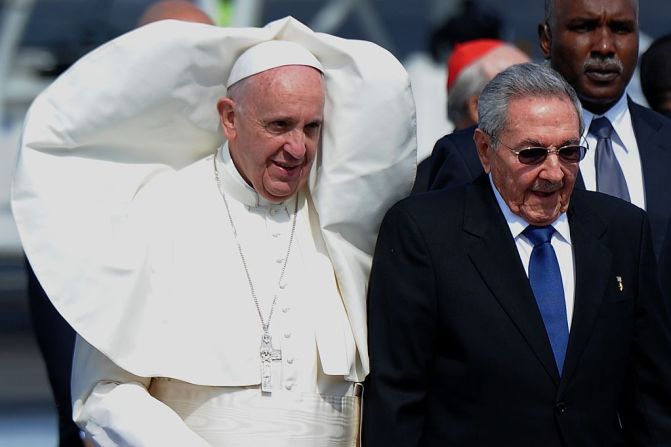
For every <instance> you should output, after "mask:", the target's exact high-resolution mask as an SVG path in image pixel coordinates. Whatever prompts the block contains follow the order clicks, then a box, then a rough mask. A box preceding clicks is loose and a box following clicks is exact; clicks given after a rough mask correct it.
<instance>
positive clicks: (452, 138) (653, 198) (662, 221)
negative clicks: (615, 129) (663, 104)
mask: <svg viewBox="0 0 671 447" xmlns="http://www.w3.org/2000/svg"><path fill="white" fill-rule="evenodd" d="M629 111H630V113H631V121H632V127H633V128H634V134H635V135H636V143H637V144H638V150H639V152H640V155H641V167H642V170H643V186H644V189H645V196H646V211H647V212H648V218H649V219H650V226H651V228H652V245H653V247H654V250H655V254H656V255H657V256H659V255H660V252H661V247H662V244H663V242H664V237H665V235H666V227H667V225H668V224H669V222H670V221H671V198H670V194H669V192H670V191H671V120H669V119H668V118H666V117H664V116H663V115H660V114H659V113H657V112H654V111H652V110H650V109H647V108H645V107H642V106H640V105H638V104H636V103H635V102H633V101H631V100H629ZM474 131H475V127H470V128H468V129H464V130H462V131H459V132H454V133H452V134H450V135H446V136H444V137H443V138H441V139H440V140H438V142H436V145H435V146H434V149H433V153H432V154H431V157H429V158H428V159H427V160H425V161H424V162H422V163H423V164H425V166H424V167H422V164H420V166H419V167H418V178H419V179H423V178H424V177H421V175H423V176H425V180H420V183H417V182H416V185H415V186H414V187H413V193H417V192H423V191H428V190H436V189H443V188H449V187H452V186H457V185H463V184H465V183H468V182H470V181H473V180H474V179H475V178H477V177H478V176H479V175H480V174H482V165H480V160H479V159H478V155H477V153H476V150H475V143H474V142H473V132H474ZM576 188H578V189H585V184H584V183H583V180H582V177H579V178H578V180H577V182H576Z"/></svg>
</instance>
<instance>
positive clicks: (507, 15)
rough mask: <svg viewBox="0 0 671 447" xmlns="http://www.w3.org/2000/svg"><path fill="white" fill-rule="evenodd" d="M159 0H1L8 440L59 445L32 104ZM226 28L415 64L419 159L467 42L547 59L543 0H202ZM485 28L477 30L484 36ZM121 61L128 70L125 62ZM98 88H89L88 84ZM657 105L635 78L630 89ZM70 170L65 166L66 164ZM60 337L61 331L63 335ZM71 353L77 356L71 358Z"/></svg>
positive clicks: (648, 5) (0, 224) (646, 37)
mask: <svg viewBox="0 0 671 447" xmlns="http://www.w3.org/2000/svg"><path fill="white" fill-rule="evenodd" d="M153 2H154V0H0V446H2V447H9V446H21V447H26V446H27V447H30V446H55V445H57V443H58V433H57V432H58V428H57V420H56V412H55V409H54V407H53V403H52V398H51V394H50V389H49V385H48V380H47V375H46V372H45V366H44V362H43V360H42V357H41V356H40V352H39V350H38V348H37V345H36V342H35V338H34V335H33V324H32V320H31V316H30V313H29V309H28V303H27V286H26V284H27V276H26V271H25V264H24V258H23V252H22V250H21V243H20V241H19V237H18V234H17V231H16V228H15V226H14V222H13V220H12V217H11V211H10V206H9V196H10V184H11V177H12V171H13V169H14V164H15V162H16V154H17V148H18V145H19V140H20V132H21V127H22V124H23V119H24V116H25V113H26V111H27V110H28V107H29V106H30V103H31V102H32V100H33V99H34V98H35V96H36V95H38V94H39V93H40V92H41V91H42V90H43V89H44V88H45V87H46V86H48V85H49V84H50V83H51V82H52V81H53V80H54V79H55V78H56V77H57V76H58V75H59V74H60V73H62V72H63V71H64V70H66V69H67V68H68V67H69V66H70V65H71V64H72V63H73V62H75V61H76V60H77V59H78V58H80V57H81V56H82V55H84V54H86V53H87V52H89V51H91V50H92V49H94V48H95V47H97V46H99V45H101V44H103V43H104V42H106V41H108V40H110V39H112V38H114V37H117V36H119V35H120V34H123V33H125V32H127V31H129V30H131V29H133V28H134V27H136V26H137V24H138V21H139V19H140V17H141V16H142V14H143V12H144V11H145V10H146V8H147V7H148V6H149V5H150V4H151V3H153ZM194 3H195V4H197V5H198V6H199V7H200V8H201V9H203V10H204V11H205V12H206V13H207V14H209V15H210V17H212V18H213V19H214V20H215V22H216V23H217V24H218V25H221V26H260V25H263V24H265V23H267V22H269V21H271V20H274V19H278V18H281V17H284V16H287V15H291V16H294V17H295V18H296V19H298V20H300V21H301V22H303V23H305V24H306V25H308V26H310V27H311V28H312V29H314V30H316V31H323V32H328V33H332V34H336V35H339V36H342V37H346V38H356V39H365V40H371V41H374V42H376V43H378V44H380V45H381V46H383V47H385V48H387V49H388V50H389V51H390V52H392V53H393V54H394V55H395V56H396V57H397V58H398V59H399V60H400V61H401V62H402V63H403V64H404V65H405V67H406V68H407V70H408V72H409V74H410V77H411V82H412V84H413V92H414V94H415V97H416V101H417V115H418V117H417V123H418V147H419V149H418V158H419V159H423V158H425V157H426V156H428V155H429V154H430V151H431V149H432V147H433V144H434V142H435V141H436V140H437V139H438V138H439V137H441V136H443V135H444V134H446V133H448V132H449V131H451V129H452V125H451V123H449V122H448V120H447V118H446V112H445V110H446V93H445V76H446V70H445V61H446V58H447V56H448V55H449V52H450V50H451V48H452V45H453V44H454V43H455V42H459V41H462V40H467V39H468V38H473V37H483V35H487V36H488V37H498V38H500V39H502V40H506V41H509V42H511V43H513V44H515V45H517V46H518V47H519V48H520V49H522V50H523V51H525V52H526V53H527V54H529V56H530V57H531V58H532V59H534V60H536V61H540V59H541V54H540V50H539V49H538V45H537V38H536V25H537V24H538V22H539V21H541V20H542V16H543V1H542V0H507V1H506V2H497V1H494V0H477V1H476V0H413V1H412V2H411V1H407V0H238V1H235V0H199V1H198V0H194ZM640 3H641V6H640V28H641V49H640V50H641V51H640V52H641V53H642V52H643V51H644V50H645V49H646V48H647V46H648V45H649V44H650V42H651V41H652V39H654V38H656V37H660V36H662V35H664V34H667V33H669V32H670V31H671V25H669V23H671V22H670V19H671V2H669V1H668V0H641V1H640ZM474 33H475V34H477V35H475V36H473V35H472V34H474ZM120 69H123V68H122V67H120ZM85 93H86V92H82V94H85ZM629 93H630V95H631V96H633V97H634V99H635V100H636V101H638V102H640V103H643V104H645V100H644V98H643V96H642V94H641V93H640V87H639V85H638V80H637V78H636V77H635V78H634V80H632V84H631V85H630V88H629ZM54 175H58V173H54ZM55 335H56V334H55ZM64 361H66V360H64Z"/></svg>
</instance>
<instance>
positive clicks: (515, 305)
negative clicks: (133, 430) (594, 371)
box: [464, 175, 559, 385]
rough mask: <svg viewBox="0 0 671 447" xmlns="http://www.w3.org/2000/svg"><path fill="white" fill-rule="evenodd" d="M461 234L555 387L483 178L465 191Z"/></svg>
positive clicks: (547, 350)
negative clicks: (463, 234) (463, 233)
mask: <svg viewBox="0 0 671 447" xmlns="http://www.w3.org/2000/svg"><path fill="white" fill-rule="evenodd" d="M464 232H465V233H466V235H465V236H466V240H467V241H468V242H467V243H468V247H469V253H468V255H469V257H470V259H471V261H472V262H473V264H474V265H475V268H476V269H477V270H478V272H479V273H480V275H481V277H482V280H483V281H484V282H485V283H486V284H487V287H488V288H489V290H490V291H491V292H492V294H493V295H494V297H495V298H496V300H497V301H498V303H499V304H500V305H501V307H502V308H503V310H504V311H505V312H506V314H508V316H509V317H510V319H511V320H512V321H513V323H514V324H515V326H516V327H517V329H518V330H519V331H520V333H521V334H522V336H523V337H524V339H525V340H526V342H527V343H528V345H529V347H530V348H531V350H532V351H533V352H534V354H535V355H536V357H537V358H538V360H539V361H540V362H541V363H542V365H543V367H544V368H545V370H546V371H547V373H548V374H549V375H550V377H551V378H552V380H553V381H554V382H555V384H557V385H558V384H559V374H558V371H557V366H556V364H555V360H554V356H553V354H552V348H551V347H550V342H549V340H548V337H547V333H546V331H545V326H544V324H543V320H542V317H541V315H540V312H539V311H538V306H537V305H536V301H535V299H534V296H533V293H532V291H531V286H530V285H529V280H528V279H527V276H526V274H525V272H524V267H523V265H522V262H521V260H520V257H519V254H518V252H517V248H516V246H515V241H514V240H513V238H512V236H511V235H510V232H509V230H508V227H507V224H506V221H505V218H504V217H503V213H502V212H501V210H500V208H499V206H498V204H497V203H496V198H495V197H494V194H493V192H492V190H491V186H490V184H489V178H488V177H487V176H486V175H483V176H481V177H479V178H478V179H477V180H476V181H475V182H474V183H473V185H472V186H471V187H470V189H469V190H468V193H467V197H466V203H465V210H464Z"/></svg>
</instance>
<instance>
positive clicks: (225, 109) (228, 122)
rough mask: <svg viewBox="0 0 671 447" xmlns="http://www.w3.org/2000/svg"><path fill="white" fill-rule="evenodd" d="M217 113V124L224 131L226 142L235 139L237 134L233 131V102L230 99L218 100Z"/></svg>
mask: <svg viewBox="0 0 671 447" xmlns="http://www.w3.org/2000/svg"><path fill="white" fill-rule="evenodd" d="M217 111H218V112H219V122H221V127H222V129H223V130H224V136H226V139H227V140H229V141H230V140H233V139H235V137H236V135H237V132H236V130H235V119H236V116H235V101H233V100H232V99H231V98H220V99H219V101H217Z"/></svg>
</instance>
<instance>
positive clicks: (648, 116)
mask: <svg viewBox="0 0 671 447" xmlns="http://www.w3.org/2000/svg"><path fill="white" fill-rule="evenodd" d="M629 111H630V114H631V124H632V127H633V129H634V135H635V136H636V144H637V145H638V152H639V155H640V157H641V170H642V171H643V187H644V190H645V203H646V210H647V211H648V214H649V216H650V223H651V225H652V227H653V235H654V236H655V240H654V247H655V254H656V255H657V256H659V249H660V246H661V238H662V237H663V234H664V233H663V232H664V230H665V229H666V226H667V222H668V221H669V210H670V209H671V207H669V205H668V199H667V196H666V194H668V190H667V188H666V187H664V185H668V184H669V181H668V176H669V173H668V167H669V166H670V165H671V150H669V148H668V146H667V145H668V144H669V142H668V137H669V135H668V132H662V130H663V128H664V126H663V124H662V122H660V119H663V118H658V117H657V116H656V115H655V114H654V113H653V112H652V111H649V110H645V109H644V108H643V107H642V106H639V105H638V104H636V103H634V102H632V101H631V100H629Z"/></svg>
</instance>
